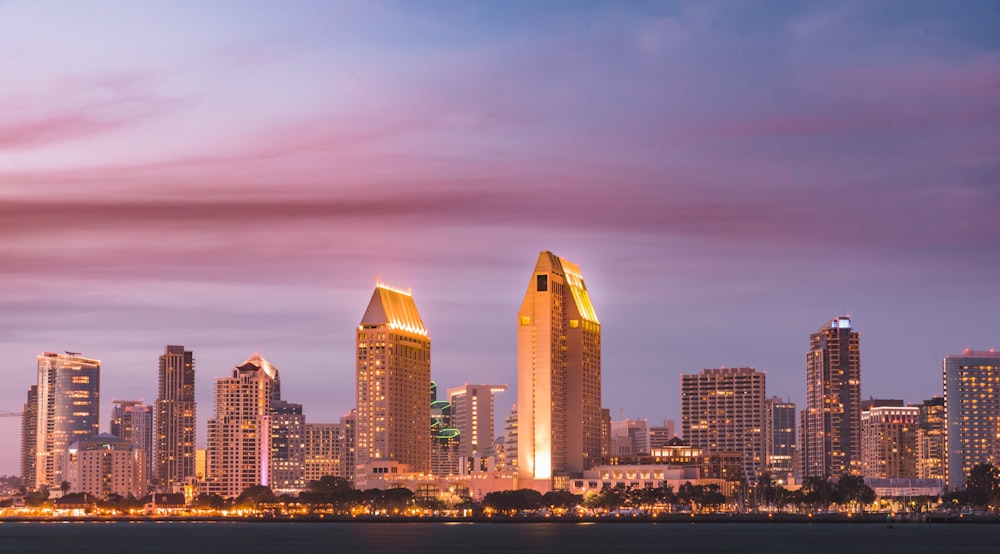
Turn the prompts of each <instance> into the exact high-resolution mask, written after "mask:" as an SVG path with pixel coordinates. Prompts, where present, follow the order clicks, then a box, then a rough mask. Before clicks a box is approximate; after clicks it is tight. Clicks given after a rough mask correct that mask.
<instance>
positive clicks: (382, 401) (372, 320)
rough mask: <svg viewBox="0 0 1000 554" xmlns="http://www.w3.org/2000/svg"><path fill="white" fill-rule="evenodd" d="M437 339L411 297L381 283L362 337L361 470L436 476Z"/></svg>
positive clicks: (359, 346) (358, 456)
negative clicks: (372, 465)
mask: <svg viewBox="0 0 1000 554" xmlns="http://www.w3.org/2000/svg"><path fill="white" fill-rule="evenodd" d="M430 383H431V339H430V337H429V336H428V333H427V329H426V328H425V327H424V323H423V321H422V320H421V319H420V313H419V312H418V311H417V306H416V304H415V303H414V302H413V296H412V293H411V292H410V291H403V290H399V289H394V288H391V287H388V286H386V285H384V284H382V283H378V284H377V285H376V287H375V292H374V293H373V294H372V298H371V300H370V301H369V303H368V308H367V309H366V310H365V314H364V316H363V317H362V318H361V323H360V324H359V325H358V331H357V443H356V448H357V450H356V452H355V456H356V464H357V466H358V467H359V468H360V466H362V465H364V464H367V463H369V461H372V462H374V461H386V460H392V461H396V462H398V463H400V464H405V465H406V466H407V470H408V471H411V472H417V473H427V472H429V471H430V469H431V468H430V465H431V464H430V461H431V457H430V440H428V430H427V429H428V427H427V426H428V422H430V420H431V410H430V403H429V402H428V398H427V391H428V389H429V387H430Z"/></svg>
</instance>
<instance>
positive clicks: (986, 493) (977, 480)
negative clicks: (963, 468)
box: [965, 464, 1000, 508]
mask: <svg viewBox="0 0 1000 554" xmlns="http://www.w3.org/2000/svg"><path fill="white" fill-rule="evenodd" d="M965 492H966V499H967V501H968V502H969V504H971V505H973V506H979V507H983V508H985V507H987V506H989V505H990V503H991V500H993V498H994V497H995V496H997V495H998V494H1000V471H998V470H997V468H995V467H993V464H976V465H974V466H972V470H971V471H970V472H969V477H968V478H966V480H965Z"/></svg>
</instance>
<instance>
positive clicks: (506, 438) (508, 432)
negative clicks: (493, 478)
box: [503, 404, 518, 473]
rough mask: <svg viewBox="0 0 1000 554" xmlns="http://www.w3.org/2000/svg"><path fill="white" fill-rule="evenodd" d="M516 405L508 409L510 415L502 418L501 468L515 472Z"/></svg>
mask: <svg viewBox="0 0 1000 554" xmlns="http://www.w3.org/2000/svg"><path fill="white" fill-rule="evenodd" d="M517 441H518V439H517V404H514V405H513V406H511V407H510V413H509V414H507V417H505V418H503V460H504V462H503V468H504V471H507V472H511V473H514V472H516V471H517Z"/></svg>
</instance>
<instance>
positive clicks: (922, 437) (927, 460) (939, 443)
mask: <svg viewBox="0 0 1000 554" xmlns="http://www.w3.org/2000/svg"><path fill="white" fill-rule="evenodd" d="M917 408H918V409H919V412H918V413H917V477H918V478H920V479H937V480H940V481H942V482H943V481H945V480H947V478H948V476H947V474H946V472H945V449H944V438H945V437H944V435H945V432H946V430H947V425H946V421H945V415H944V397H943V396H935V397H934V398H931V399H929V400H924V401H923V402H921V403H920V404H918V405H917Z"/></svg>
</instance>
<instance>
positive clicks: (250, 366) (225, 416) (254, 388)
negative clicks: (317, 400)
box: [208, 354, 280, 497]
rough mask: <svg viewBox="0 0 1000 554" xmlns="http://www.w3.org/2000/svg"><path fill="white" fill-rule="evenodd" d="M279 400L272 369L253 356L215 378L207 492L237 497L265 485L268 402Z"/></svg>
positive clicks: (268, 446) (276, 381)
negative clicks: (245, 490)
mask: <svg viewBox="0 0 1000 554" xmlns="http://www.w3.org/2000/svg"><path fill="white" fill-rule="evenodd" d="M276 399H280V379H279V376H278V369H277V368H276V367H274V366H273V365H271V363H270V362H268V361H267V360H265V359H264V358H262V357H260V355H259V354H254V355H253V356H251V357H249V358H247V360H246V361H244V362H243V363H241V364H240V365H238V366H236V367H235V368H233V372H232V374H231V375H230V376H229V377H218V378H216V379H215V417H213V418H211V419H209V420H208V490H209V491H210V492H213V493H216V494H220V495H222V496H225V497H234V496H239V494H240V493H241V492H243V490H244V489H246V488H247V487H250V486H253V485H263V486H270V479H269V470H270V460H269V457H270V454H271V432H270V431H271V421H270V420H271V402H272V401H273V400H276Z"/></svg>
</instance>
